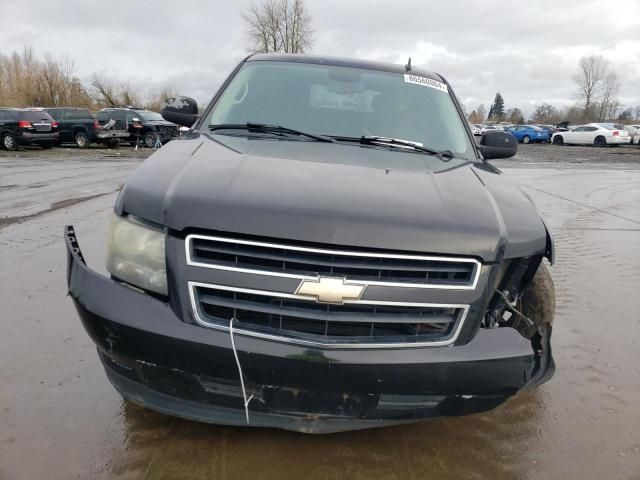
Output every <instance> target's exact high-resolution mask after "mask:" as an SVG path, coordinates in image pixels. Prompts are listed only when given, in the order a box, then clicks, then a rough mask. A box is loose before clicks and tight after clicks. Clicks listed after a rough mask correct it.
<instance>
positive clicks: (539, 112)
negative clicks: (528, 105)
mask: <svg viewBox="0 0 640 480" xmlns="http://www.w3.org/2000/svg"><path fill="white" fill-rule="evenodd" d="M561 117H562V115H561V114H560V112H558V111H557V110H556V108H555V107H554V106H553V105H550V104H548V103H543V104H541V105H536V106H535V109H534V111H533V114H532V115H531V118H530V119H529V121H531V122H532V123H543V124H551V125H556V124H557V123H558V122H560V120H561Z"/></svg>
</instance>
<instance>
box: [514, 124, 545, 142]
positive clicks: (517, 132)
mask: <svg viewBox="0 0 640 480" xmlns="http://www.w3.org/2000/svg"><path fill="white" fill-rule="evenodd" d="M507 132H509V133H510V134H511V135H513V136H514V137H516V139H517V140H518V142H520V143H535V142H549V141H550V139H551V134H550V133H549V132H548V131H546V130H544V129H542V128H540V127H536V126H535V125H517V126H515V127H511V128H508V129H507Z"/></svg>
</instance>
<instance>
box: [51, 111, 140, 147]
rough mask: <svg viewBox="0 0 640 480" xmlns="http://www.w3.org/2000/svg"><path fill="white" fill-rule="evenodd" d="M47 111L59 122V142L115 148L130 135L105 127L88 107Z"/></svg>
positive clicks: (80, 145) (78, 145)
mask: <svg viewBox="0 0 640 480" xmlns="http://www.w3.org/2000/svg"><path fill="white" fill-rule="evenodd" d="M46 111H47V112H48V113H49V114H50V115H51V116H52V117H53V118H54V119H55V120H56V121H57V122H58V129H59V132H60V139H59V143H75V144H76V146H77V147H78V148H87V147H89V146H90V145H91V144H92V143H100V144H103V145H106V146H107V147H110V148H113V147H117V146H118V143H119V141H120V139H121V138H122V139H125V138H127V137H128V136H129V135H128V132H126V131H124V130H117V129H108V130H107V129H103V128H102V127H101V126H100V124H99V123H98V120H96V118H95V117H94V116H93V115H92V114H91V112H90V111H89V110H87V109H86V108H74V107H56V108H47V109H46Z"/></svg>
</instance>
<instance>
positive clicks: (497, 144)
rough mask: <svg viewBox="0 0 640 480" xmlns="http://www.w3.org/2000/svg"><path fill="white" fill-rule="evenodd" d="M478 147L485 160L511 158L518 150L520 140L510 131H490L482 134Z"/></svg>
mask: <svg viewBox="0 0 640 480" xmlns="http://www.w3.org/2000/svg"><path fill="white" fill-rule="evenodd" d="M478 148H479V149H480V152H481V153H482V156H483V157H484V158H485V160H491V159H494V158H511V157H513V156H514V155H515V154H516V153H517V152H518V140H516V137H514V136H513V135H511V134H510V133H506V132H498V131H489V132H486V133H484V134H483V135H482V138H481V139H480V145H479V146H478Z"/></svg>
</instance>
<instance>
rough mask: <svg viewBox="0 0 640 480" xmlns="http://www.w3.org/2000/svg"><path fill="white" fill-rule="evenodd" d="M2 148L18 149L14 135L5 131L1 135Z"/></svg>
mask: <svg viewBox="0 0 640 480" xmlns="http://www.w3.org/2000/svg"><path fill="white" fill-rule="evenodd" d="M1 143H2V148H4V149H5V150H17V149H18V141H17V140H16V137H14V136H13V135H12V134H10V133H5V134H4V135H2V142H1Z"/></svg>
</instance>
